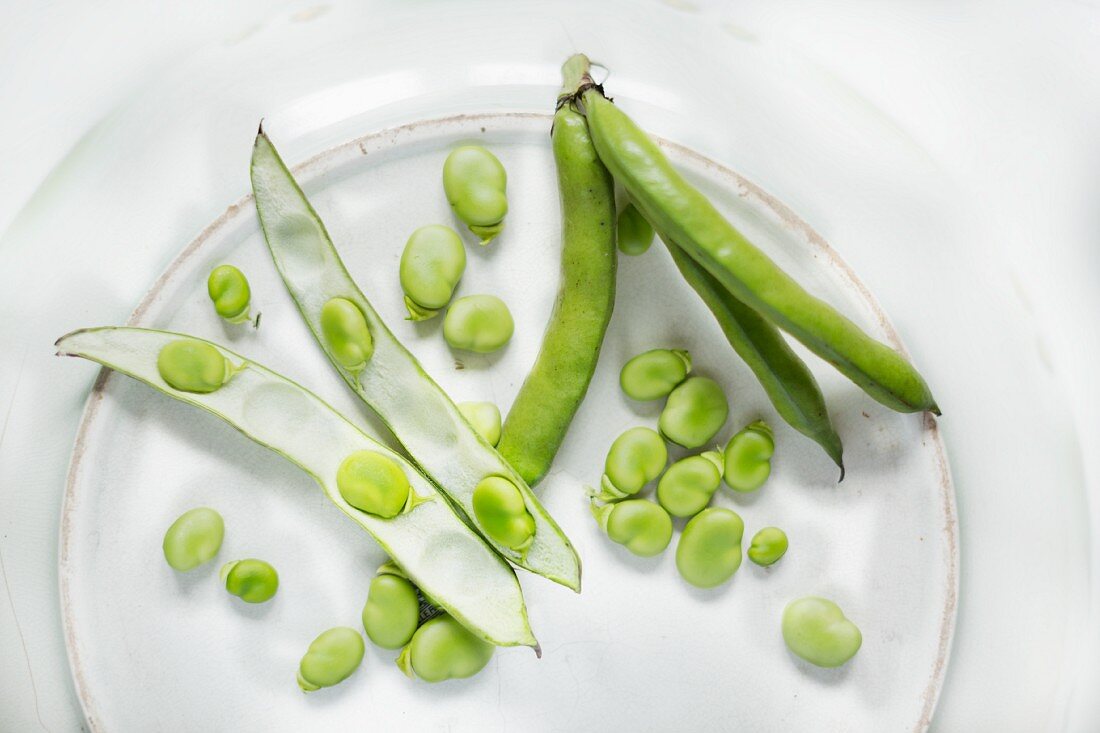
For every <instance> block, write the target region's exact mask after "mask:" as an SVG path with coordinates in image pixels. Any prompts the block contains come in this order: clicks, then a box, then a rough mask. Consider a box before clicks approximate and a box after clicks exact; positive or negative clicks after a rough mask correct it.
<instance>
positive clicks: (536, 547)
mask: <svg viewBox="0 0 1100 733" xmlns="http://www.w3.org/2000/svg"><path fill="white" fill-rule="evenodd" d="M252 189H253V192H254V194H255V199H256V210H257V212H258V213H259V216H260V224H261V226H262V228H263V231H264V236H265V238H266V239H267V245H268V248H269V249H270V251H271V256H272V259H273V260H274V261H275V266H276V268H277V269H278V270H279V274H280V275H281V276H282V278H283V282H284V283H285V284H286V287H287V290H288V291H289V292H290V295H291V297H292V298H293V299H294V302H295V304H296V305H297V306H298V310H299V311H300V312H301V314H302V317H303V318H304V319H305V321H306V324H307V325H308V326H309V328H310V330H311V331H312V332H313V334H314V336H315V337H316V338H317V342H318V343H319V344H320V345H321V347H322V348H323V349H324V351H325V354H326V355H327V356H328V357H329V361H330V362H332V365H333V367H335V368H336V370H337V372H339V374H340V376H342V377H343V378H344V381H345V382H347V384H348V386H349V387H351V389H352V390H353V391H354V392H355V393H356V394H357V395H358V396H359V397H360V399H362V400H363V401H364V402H365V403H366V404H367V405H368V406H369V407H370V408H371V409H373V410H374V411H375V412H376V413H377V414H378V416H379V417H380V418H381V419H382V421H383V422H385V423H386V425H387V426H388V427H389V428H390V430H391V431H392V432H393V434H394V435H395V436H396V437H397V439H398V441H400V442H401V444H402V445H403V446H404V447H405V449H406V450H407V451H408V453H409V455H411V456H413V458H414V460H415V461H416V462H417V464H418V465H419V466H420V468H421V469H422V470H423V471H424V472H425V473H426V474H427V476H428V477H429V478H430V479H431V480H432V481H433V482H435V484H436V485H437V486H438V487H439V489H440V490H441V491H443V492H444V493H446V495H447V496H448V497H449V498H450V499H451V501H452V502H454V504H455V505H456V506H457V507H458V508H459V509H460V510H461V511H462V512H463V513H464V514H465V515H466V518H467V519H468V521H469V522H470V524H471V526H473V527H475V528H476V527H477V523H476V520H475V517H474V511H473V492H474V489H475V487H476V486H477V484H478V483H479V482H480V481H481V480H482V479H483V478H485V477H486V476H503V477H504V478H506V479H508V480H509V481H511V482H512V483H513V484H515V485H516V486H517V488H518V489H519V491H520V493H521V494H522V495H523V500H524V502H525V504H526V506H527V510H528V512H530V514H531V516H532V517H533V518H534V520H535V535H534V537H533V538H532V542H531V544H530V546H529V547H527V548H526V550H525V551H523V552H520V551H517V550H515V549H512V548H509V547H507V546H505V545H503V544H501V543H500V542H496V541H494V540H492V539H489V543H490V544H491V545H492V546H493V547H494V549H496V550H497V552H499V553H500V554H501V555H503V556H504V557H505V558H507V559H508V560H509V561H511V562H512V563H514V564H515V565H517V566H519V567H522V568H524V569H526V570H530V571H531V572H533V573H537V574H539V575H542V576H544V577H546V578H549V579H550V580H553V581H555V582H558V583H561V584H562V585H565V586H567V587H569V588H572V589H574V590H579V589H580V569H581V566H580V559H579V558H578V557H577V553H576V551H575V550H574V549H573V545H572V544H571V543H570V542H569V539H568V538H567V537H566V536H565V533H564V532H562V530H561V528H560V527H558V525H557V523H556V522H554V520H553V518H551V517H550V515H549V513H548V512H547V511H546V510H545V509H544V508H543V506H542V504H541V503H540V502H539V500H538V499H537V498H536V497H535V495H534V493H532V492H531V489H530V487H529V486H528V485H527V483H526V482H525V481H524V480H523V478H522V477H521V476H520V474H519V473H517V472H516V470H515V469H514V468H512V466H511V465H509V463H508V462H507V461H506V460H504V458H502V457H501V455H500V454H499V453H497V451H496V450H495V449H494V448H493V447H492V446H491V445H489V443H488V442H487V441H486V440H485V438H484V437H482V436H481V435H479V434H478V433H477V431H476V430H474V429H473V427H471V426H470V424H469V422H467V420H466V419H465V418H464V417H463V416H462V413H461V411H459V409H458V407H456V406H455V404H454V402H452V401H451V399H450V397H448V396H447V394H446V393H445V392H444V391H443V390H442V389H441V388H440V387H439V385H438V384H436V383H435V381H434V380H432V378H431V377H429V376H428V375H427V374H426V373H425V372H424V369H423V368H422V367H421V366H420V363H419V362H418V361H417V360H416V358H415V357H414V356H413V355H412V354H410V353H409V352H408V350H407V349H405V347H404V346H402V345H401V343H400V342H399V341H398V340H397V339H396V338H395V337H394V335H393V333H391V332H390V330H389V328H387V327H386V324H385V323H384V322H383V321H382V319H381V317H380V316H379V315H378V312H377V311H375V309H374V308H373V307H372V306H371V304H370V301H368V300H367V298H366V296H364V295H363V293H362V291H360V290H359V288H358V286H356V284H355V282H354V281H353V280H352V278H351V275H349V274H348V271H347V269H346V268H345V267H344V263H343V262H342V261H341V260H340V255H339V254H338V253H337V252H336V248H335V247H334V246H333V244H332V239H331V238H330V237H329V235H328V232H327V231H326V230H325V225H324V223H322V221H321V219H320V217H318V216H317V212H316V211H314V210H313V207H312V206H311V205H310V203H309V200H308V199H306V197H305V194H303V193H302V190H301V188H299V187H298V184H297V182H295V180H294V177H293V176H292V175H291V173H290V171H289V170H288V169H287V167H286V165H285V164H284V163H283V161H282V159H281V158H280V157H279V154H278V152H276V150H275V147H274V146H273V145H272V144H271V141H270V140H268V138H267V136H266V135H265V134H264V133H263V131H261V132H260V133H259V134H258V135H257V137H256V144H255V147H254V148H253V153H252ZM331 298H346V299H347V300H349V301H351V302H352V303H354V304H355V306H356V307H357V308H358V309H359V310H360V311H361V312H362V313H363V316H364V318H365V319H366V322H367V327H368V329H369V330H370V333H371V336H372V340H373V344H374V351H373V353H372V354H371V357H370V359H369V360H367V362H366V363H365V364H364V365H363V367H362V369H361V370H360V371H358V372H354V373H353V372H351V371H349V370H348V369H347V368H345V367H344V365H343V364H342V363H341V362H340V360H339V359H338V358H337V357H336V355H334V354H333V353H332V351H331V350H330V347H329V345H328V343H327V342H326V341H325V339H324V336H323V333H322V331H321V325H320V311H321V307H322V306H323V304H324V303H325V302H326V301H328V300H329V299H331ZM433 503H434V502H433ZM416 511H420V509H419V508H418V509H417V510H416ZM416 511H414V512H411V513H410V516H415V514H416ZM483 536H484V533H483ZM401 565H402V566H403V567H407V566H405V563H404V562H402V563H401ZM417 585H418V586H419V585H421V584H420V583H417ZM421 587H422V586H421ZM433 595H434V594H433Z"/></svg>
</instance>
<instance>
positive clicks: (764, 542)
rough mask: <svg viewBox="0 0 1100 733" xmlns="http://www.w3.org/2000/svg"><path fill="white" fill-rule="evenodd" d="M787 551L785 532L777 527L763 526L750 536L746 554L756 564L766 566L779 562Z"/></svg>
mask: <svg viewBox="0 0 1100 733" xmlns="http://www.w3.org/2000/svg"><path fill="white" fill-rule="evenodd" d="M786 552H787V534H786V533H785V532H784V531H783V530H781V529H779V528H778V527H765V528H764V529H762V530H760V531H759V532H757V533H756V534H754V535H753V536H752V544H751V545H749V551H748V556H749V559H750V560H752V561H753V562H754V563H756V564H757V565H762V566H765V567H766V566H768V565H774V564H775V563H777V562H779V558H781V557H783V555H784V554H786Z"/></svg>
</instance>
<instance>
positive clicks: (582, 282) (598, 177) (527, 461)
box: [497, 59, 616, 485]
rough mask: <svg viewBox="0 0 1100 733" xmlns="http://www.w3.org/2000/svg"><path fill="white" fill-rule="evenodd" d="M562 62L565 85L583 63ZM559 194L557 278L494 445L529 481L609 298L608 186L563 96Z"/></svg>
mask: <svg viewBox="0 0 1100 733" xmlns="http://www.w3.org/2000/svg"><path fill="white" fill-rule="evenodd" d="M581 66H583V71H582V70H581V69H580V68H567V69H564V70H563V74H564V75H565V77H566V79H565V81H566V85H567V86H571V85H575V83H576V82H575V81H573V77H574V76H579V74H580V73H583V72H584V71H587V59H586V60H585V61H584V63H583V64H582V65H581ZM551 137H552V142H553V147H554V161H555V163H556V164H557V169H558V190H559V191H560V194H561V210H562V251H561V284H560V285H559V287H558V296H557V300H556V301H555V303H554V310H553V312H552V313H551V315H550V322H549V323H548V324H547V326H546V332H545V334H544V335H543V339H542V347H541V348H540V349H539V355H538V357H537V358H536V359H535V364H534V366H532V367H531V372H530V373H529V374H528V375H527V379H526V380H524V382H523V386H522V387H521V388H520V391H519V394H518V395H517V396H516V399H515V402H513V403H512V408H511V409H510V410H509V411H508V417H507V418H506V419H505V421H504V430H503V433H502V434H501V438H500V445H499V446H498V447H497V449H498V450H499V451H500V454H501V455H502V456H504V457H505V458H506V459H507V460H508V462H509V463H511V464H512V466H513V467H514V468H515V469H516V470H517V471H518V472H519V474H520V475H521V476H523V478H524V480H525V481H527V483H529V484H531V485H534V484H536V483H537V482H538V481H539V480H540V479H542V477H543V476H545V475H546V472H547V471H548V470H549V469H550V464H551V463H552V462H553V460H554V456H555V455H556V454H557V452H558V448H560V447H561V444H562V441H563V440H564V439H565V433H566V431H567V430H568V429H569V423H570V422H571V421H572V420H573V416H574V415H575V414H576V412H577V409H578V408H579V407H580V404H581V401H582V400H583V399H584V395H585V393H586V392H587V391H588V384H589V382H590V381H591V380H592V374H593V372H595V371H596V362H597V361H598V359H599V357H600V347H601V346H602V344H603V337H604V333H605V332H606V331H607V324H608V322H609V321H610V320H611V309H612V308H613V307H614V305H615V266H616V259H615V191H614V184H613V183H612V180H611V174H609V173H608V172H607V169H606V168H604V166H603V164H602V163H600V160H599V158H598V157H597V156H596V149H595V148H594V147H592V140H591V138H590V137H589V135H588V128H587V126H586V125H585V122H584V117H583V116H581V114H580V113H578V112H577V111H576V109H574V108H573V107H572V106H571V105H570V104H563V105H562V106H561V108H560V109H558V111H557V113H556V114H555V115H554V127H553V132H552V136H551Z"/></svg>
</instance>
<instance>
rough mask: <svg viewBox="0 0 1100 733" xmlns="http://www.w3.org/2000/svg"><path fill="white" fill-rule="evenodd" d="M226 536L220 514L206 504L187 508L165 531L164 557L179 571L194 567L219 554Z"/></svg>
mask: <svg viewBox="0 0 1100 733" xmlns="http://www.w3.org/2000/svg"><path fill="white" fill-rule="evenodd" d="M223 537H225V522H224V521H223V520H222V515H220V514H218V513H217V512H216V511H214V510H213V509H210V508H209V507H204V506H203V507H198V508H196V509H191V510H190V511H186V512H184V513H183V514H181V515H180V516H179V518H177V519H176V521H174V522H172V526H170V527H169V528H168V531H167V532H165V533H164V543H163V548H164V559H165V560H167V561H168V564H169V565H171V566H172V568H173V569H175V570H179V571H181V572H187V571H188V570H194V569H195V568H197V567H198V566H199V565H203V564H205V563H208V562H210V561H211V560H213V559H214V556H215V555H217V554H218V550H220V549H221V546H222V538H223Z"/></svg>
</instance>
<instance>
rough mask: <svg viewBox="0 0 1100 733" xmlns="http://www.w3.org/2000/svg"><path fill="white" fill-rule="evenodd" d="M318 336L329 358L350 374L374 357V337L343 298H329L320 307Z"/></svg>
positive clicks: (354, 305) (363, 319)
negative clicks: (322, 338)
mask: <svg viewBox="0 0 1100 733" xmlns="http://www.w3.org/2000/svg"><path fill="white" fill-rule="evenodd" d="M321 333H322V335H323V336H324V339H325V344H327V345H328V348H329V351H330V352H331V353H332V356H333V358H335V359H336V361H337V362H339V364H340V366H342V367H343V368H344V369H347V370H348V371H349V372H352V373H353V374H354V373H356V372H361V371H362V370H363V369H364V368H365V367H366V366H367V362H368V361H370V358H371V356H373V355H374V338H373V337H372V336H371V333H370V328H368V326H367V319H366V316H364V315H363V311H362V310H360V309H359V306H357V305H356V304H355V303H353V302H351V301H350V300H348V299H347V298H330V299H329V300H328V301H326V302H325V304H324V306H322V308H321Z"/></svg>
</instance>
